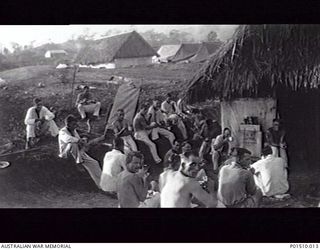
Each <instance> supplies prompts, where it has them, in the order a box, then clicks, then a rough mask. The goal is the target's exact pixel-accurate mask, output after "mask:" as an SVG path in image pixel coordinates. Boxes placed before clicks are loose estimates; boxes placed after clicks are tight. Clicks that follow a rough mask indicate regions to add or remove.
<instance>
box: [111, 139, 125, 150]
mask: <svg viewBox="0 0 320 250" xmlns="http://www.w3.org/2000/svg"><path fill="white" fill-rule="evenodd" d="M123 145H124V142H123V139H122V138H121V137H115V138H114V139H113V147H114V148H120V147H122V146H123Z"/></svg>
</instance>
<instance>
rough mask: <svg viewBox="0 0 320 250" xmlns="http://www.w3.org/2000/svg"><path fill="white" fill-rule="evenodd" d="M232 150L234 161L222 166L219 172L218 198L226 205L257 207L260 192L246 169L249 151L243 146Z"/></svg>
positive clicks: (248, 163) (248, 162)
mask: <svg viewBox="0 0 320 250" xmlns="http://www.w3.org/2000/svg"><path fill="white" fill-rule="evenodd" d="M233 151H234V152H235V154H234V156H235V162H231V163H230V164H229V165H225V166H223V167H222V168H221V170H220V172H219V187H218V199H219V200H220V201H221V202H222V203H223V204H224V205H225V206H226V207H231V208H250V207H258V206H259V203H260V200H261V198H262V193H261V190H260V189H258V188H257V187H256V184H255V182H254V179H253V174H252V173H251V171H250V170H248V167H249V165H250V155H251V152H250V151H249V150H247V149H245V148H235V149H234V150H233Z"/></svg>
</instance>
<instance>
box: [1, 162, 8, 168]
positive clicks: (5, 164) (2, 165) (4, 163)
mask: <svg viewBox="0 0 320 250" xmlns="http://www.w3.org/2000/svg"><path fill="white" fill-rule="evenodd" d="M9 165H10V163H9V162H7V161H0V168H6V167H8V166H9Z"/></svg>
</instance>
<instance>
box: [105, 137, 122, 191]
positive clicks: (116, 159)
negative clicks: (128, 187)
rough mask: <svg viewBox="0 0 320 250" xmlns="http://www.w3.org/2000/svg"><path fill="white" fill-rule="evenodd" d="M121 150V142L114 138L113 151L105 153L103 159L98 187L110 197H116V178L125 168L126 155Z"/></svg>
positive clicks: (118, 138)
mask: <svg viewBox="0 0 320 250" xmlns="http://www.w3.org/2000/svg"><path fill="white" fill-rule="evenodd" d="M123 149H124V142H123V140H122V139H121V138H120V137H116V138H115V139H114V141H113V149H112V150H111V151H109V152H107V153H106V154H105V156H104V159H103V169H102V175H101V180H100V186H101V189H102V190H103V191H105V192H108V193H109V194H111V195H112V196H116V191H117V180H118V176H119V174H120V173H121V172H122V171H123V170H124V169H125V168H126V155H125V154H124V153H123Z"/></svg>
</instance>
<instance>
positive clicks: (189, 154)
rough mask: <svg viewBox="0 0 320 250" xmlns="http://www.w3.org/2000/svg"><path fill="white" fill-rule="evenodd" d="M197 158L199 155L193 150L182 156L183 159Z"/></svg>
mask: <svg viewBox="0 0 320 250" xmlns="http://www.w3.org/2000/svg"><path fill="white" fill-rule="evenodd" d="M192 155H193V156H195V157H199V153H198V152H197V151H195V150H191V151H190V152H187V153H185V154H184V156H185V157H187V158H189V157H190V156H192Z"/></svg>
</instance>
